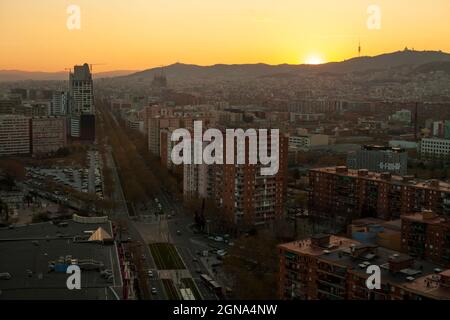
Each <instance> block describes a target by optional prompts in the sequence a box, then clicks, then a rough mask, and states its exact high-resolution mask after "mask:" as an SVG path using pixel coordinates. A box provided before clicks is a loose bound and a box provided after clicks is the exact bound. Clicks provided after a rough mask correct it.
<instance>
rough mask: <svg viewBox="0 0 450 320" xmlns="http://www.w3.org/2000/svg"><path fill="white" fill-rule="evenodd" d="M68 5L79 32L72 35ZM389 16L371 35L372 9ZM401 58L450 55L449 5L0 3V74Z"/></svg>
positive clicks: (307, 0) (184, 0)
mask: <svg viewBox="0 0 450 320" xmlns="http://www.w3.org/2000/svg"><path fill="white" fill-rule="evenodd" d="M70 4H76V5H78V6H80V8H81V30H72V31H70V30H68V29H67V27H66V21H67V18H68V16H69V14H67V13H66V9H67V7H68V6H69V5H70ZM371 4H377V5H379V7H380V8H381V13H382V18H381V29H380V30H369V29H368V28H367V25H366V21H367V19H368V17H369V14H367V8H368V6H369V5H371ZM359 39H360V40H361V44H362V54H363V55H376V54H380V53H385V52H391V51H396V50H400V49H403V48H404V47H405V46H408V47H409V48H415V49H416V50H443V51H447V52H450V41H449V39H450V1H449V0H429V1H426V0H372V1H366V0H340V1H337V0H70V1H68V0H0V69H19V70H32V71H38V70H39V71H63V70H64V68H67V67H71V66H73V65H74V64H80V63H83V62H89V63H102V64H104V65H98V66H96V67H95V71H97V72H98V71H106V70H119V69H133V70H137V69H146V68H149V67H154V66H159V65H167V64H171V63H175V62H183V63H193V64H200V65H211V64H216V63H227V64H231V63H258V62H263V63H269V64H280V63H292V64H297V63H304V62H313V63H318V62H322V61H325V62H329V61H340V60H344V59H348V58H351V57H354V56H357V47H358V41H359Z"/></svg>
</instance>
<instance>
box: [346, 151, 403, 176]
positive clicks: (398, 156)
mask: <svg viewBox="0 0 450 320" xmlns="http://www.w3.org/2000/svg"><path fill="white" fill-rule="evenodd" d="M347 166H348V167H349V168H350V169H357V170H358V169H367V170H369V171H374V172H391V173H393V174H399V175H406V174H407V171H408V153H407V152H406V150H404V149H400V148H392V147H383V146H369V145H365V146H362V148H361V150H358V151H356V152H353V153H350V154H349V155H348V156H347Z"/></svg>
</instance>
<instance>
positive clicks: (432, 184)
mask: <svg viewBox="0 0 450 320" xmlns="http://www.w3.org/2000/svg"><path fill="white" fill-rule="evenodd" d="M310 171H311V172H322V173H330V174H337V175H341V176H346V177H354V178H360V179H365V180H371V181H380V182H381V181H389V182H392V183H395V184H397V185H405V186H406V185H409V186H415V187H418V188H422V189H430V190H438V191H446V192H450V184H449V183H446V182H443V181H439V180H418V179H414V177H411V176H399V175H392V174H389V173H378V172H370V171H367V170H354V169H348V168H347V167H325V168H316V169H311V170H310ZM361 173H364V175H363V174H361Z"/></svg>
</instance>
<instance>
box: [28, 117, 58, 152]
mask: <svg viewBox="0 0 450 320" xmlns="http://www.w3.org/2000/svg"><path fill="white" fill-rule="evenodd" d="M66 145H67V130H66V119H65V118H59V117H35V118H33V119H32V120H31V153H32V154H33V155H46V154H50V153H53V152H56V151H58V149H60V148H63V147H65V146H66Z"/></svg>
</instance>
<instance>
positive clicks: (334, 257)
mask: <svg viewBox="0 0 450 320" xmlns="http://www.w3.org/2000/svg"><path fill="white" fill-rule="evenodd" d="M375 250H376V254H374V255H364V254H363V255H361V256H359V257H353V256H351V255H350V254H348V253H346V252H342V250H338V251H335V252H331V253H329V254H324V255H322V256H320V258H319V259H320V260H323V261H329V262H331V263H333V264H337V265H340V266H343V267H347V268H349V269H351V272H353V273H356V274H358V275H360V276H364V277H365V278H367V277H368V276H369V274H367V273H366V269H367V266H365V267H362V264H363V263H364V262H369V263H370V265H377V266H379V267H380V269H381V280H382V282H383V283H387V282H389V283H392V284H405V283H407V282H408V279H407V278H408V277H411V276H413V275H414V276H416V275H420V276H424V275H430V274H434V273H435V271H434V270H435V269H436V268H438V265H436V264H433V263H429V262H427V261H423V260H414V262H413V264H412V266H410V267H409V268H407V269H404V272H397V273H392V272H391V271H389V261H390V260H396V262H402V261H405V260H410V259H413V258H412V257H410V256H408V255H406V254H404V253H400V252H398V251H395V250H390V249H387V248H383V247H377V248H376V249H375ZM339 251H341V252H339Z"/></svg>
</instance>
